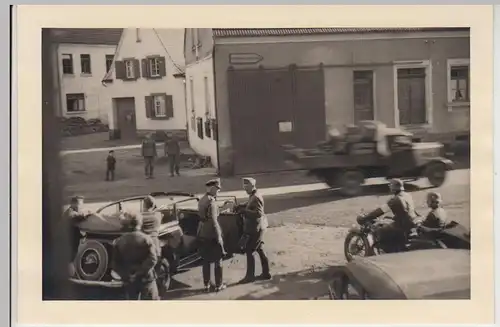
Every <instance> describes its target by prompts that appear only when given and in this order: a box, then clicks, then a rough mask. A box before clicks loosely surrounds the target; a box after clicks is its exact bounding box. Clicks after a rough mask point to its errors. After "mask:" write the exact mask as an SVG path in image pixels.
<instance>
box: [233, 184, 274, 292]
mask: <svg viewBox="0 0 500 327" xmlns="http://www.w3.org/2000/svg"><path fill="white" fill-rule="evenodd" d="M243 188H244V189H245V191H246V192H247V194H248V195H249V198H248V202H247V203H245V204H243V205H242V206H241V207H242V209H243V215H244V217H245V220H244V225H243V226H244V228H243V232H244V234H245V236H246V238H247V241H246V244H245V245H244V247H245V252H246V257H247V273H246V276H245V277H244V278H243V279H242V280H241V281H240V284H245V283H251V282H253V281H254V280H255V279H256V277H255V258H254V252H257V254H258V255H259V258H260V262H261V265H262V274H261V275H259V276H258V277H257V279H259V280H269V279H271V274H270V272H269V259H268V258H267V256H266V253H265V252H264V249H263V244H264V234H265V231H266V229H267V227H268V221H267V217H266V214H265V213H264V198H263V197H262V195H261V194H260V193H259V191H258V190H257V188H256V181H255V179H253V178H243Z"/></svg>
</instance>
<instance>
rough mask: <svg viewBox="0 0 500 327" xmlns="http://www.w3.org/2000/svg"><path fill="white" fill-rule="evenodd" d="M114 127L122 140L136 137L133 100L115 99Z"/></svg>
mask: <svg viewBox="0 0 500 327" xmlns="http://www.w3.org/2000/svg"><path fill="white" fill-rule="evenodd" d="M115 103H116V123H117V124H116V125H117V127H118V130H119V133H120V138H121V139H122V140H126V139H134V138H136V137H137V127H136V119H135V101H134V98H116V99H115Z"/></svg>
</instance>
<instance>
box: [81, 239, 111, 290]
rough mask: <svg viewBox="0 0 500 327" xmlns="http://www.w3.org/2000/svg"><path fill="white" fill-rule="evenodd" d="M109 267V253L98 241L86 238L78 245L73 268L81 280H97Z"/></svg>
mask: <svg viewBox="0 0 500 327" xmlns="http://www.w3.org/2000/svg"><path fill="white" fill-rule="evenodd" d="M108 268H109V253H108V250H107V249H106V246H104V244H102V243H101V242H99V241H95V240H87V241H85V242H84V243H82V244H81V245H80V247H79V248H78V253H77V254H76V257H75V269H76V273H77V275H78V277H80V278H81V279H83V280H91V281H99V280H101V279H102V278H103V277H104V275H106V272H107V271H108Z"/></svg>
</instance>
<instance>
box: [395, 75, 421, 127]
mask: <svg viewBox="0 0 500 327" xmlns="http://www.w3.org/2000/svg"><path fill="white" fill-rule="evenodd" d="M397 75H398V80H397V83H398V89H397V92H398V109H399V124H400V125H403V126H404V125H421V124H425V123H426V122H427V111H426V92H425V68H401V69H398V74H397Z"/></svg>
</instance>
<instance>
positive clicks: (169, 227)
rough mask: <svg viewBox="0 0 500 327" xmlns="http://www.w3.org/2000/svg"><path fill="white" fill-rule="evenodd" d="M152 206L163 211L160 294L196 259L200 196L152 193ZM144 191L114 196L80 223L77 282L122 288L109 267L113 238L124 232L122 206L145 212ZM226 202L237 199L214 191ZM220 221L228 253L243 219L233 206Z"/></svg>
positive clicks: (235, 246)
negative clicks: (175, 275) (176, 274)
mask: <svg viewBox="0 0 500 327" xmlns="http://www.w3.org/2000/svg"><path fill="white" fill-rule="evenodd" d="M150 195H151V196H153V197H154V198H155V202H156V209H155V210H156V211H158V212H161V214H162V224H161V228H160V235H159V238H160V243H161V247H162V251H161V253H162V260H161V262H160V264H159V265H158V266H157V273H158V276H159V278H158V280H157V282H158V286H159V289H160V293H162V295H163V296H164V295H165V294H164V293H165V292H166V291H167V290H168V289H169V287H170V282H171V277H172V275H174V274H175V273H176V272H177V271H179V269H183V268H186V267H189V266H190V265H192V264H193V263H195V262H196V261H198V260H199V259H200V257H199V255H198V251H197V245H196V233H197V229H198V224H199V222H200V217H199V215H198V201H199V198H198V197H196V196H194V195H193V194H187V193H181V192H155V193H151V194H150ZM143 200H144V196H137V197H131V198H126V199H122V200H119V201H114V202H111V203H109V204H106V205H104V206H102V207H101V208H99V209H98V210H96V213H95V214H93V215H91V216H90V217H89V218H88V219H87V220H85V221H83V222H81V223H80V224H79V226H78V227H79V229H80V232H81V235H82V238H81V240H80V246H79V249H78V253H77V255H76V258H75V262H74V264H75V270H76V277H74V278H71V279H70V280H71V281H72V282H74V283H76V284H80V285H88V286H103V287H114V288H116V287H118V288H119V287H122V282H121V281H120V277H119V276H118V275H117V274H116V273H115V272H114V271H113V270H112V267H111V262H112V255H113V251H112V248H113V242H114V241H115V240H116V239H117V238H118V237H119V236H120V235H122V234H123V233H124V232H125V231H124V226H123V223H122V220H121V219H120V218H119V217H120V215H121V212H122V211H135V212H143V211H144V210H143ZM217 201H218V202H220V204H221V206H222V205H223V204H224V202H230V203H233V204H234V208H236V207H237V205H238V203H237V200H236V198H235V197H224V196H218V197H217ZM219 223H220V224H221V228H222V231H223V238H224V245H225V250H226V252H227V253H228V254H229V255H231V254H233V253H237V252H240V251H241V250H240V249H239V245H238V241H239V240H240V238H241V236H242V229H243V218H242V216H241V215H240V214H239V213H237V212H236V211H235V210H233V209H231V210H229V211H228V212H224V213H221V215H220V216H219Z"/></svg>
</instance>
